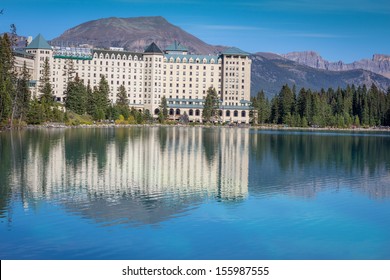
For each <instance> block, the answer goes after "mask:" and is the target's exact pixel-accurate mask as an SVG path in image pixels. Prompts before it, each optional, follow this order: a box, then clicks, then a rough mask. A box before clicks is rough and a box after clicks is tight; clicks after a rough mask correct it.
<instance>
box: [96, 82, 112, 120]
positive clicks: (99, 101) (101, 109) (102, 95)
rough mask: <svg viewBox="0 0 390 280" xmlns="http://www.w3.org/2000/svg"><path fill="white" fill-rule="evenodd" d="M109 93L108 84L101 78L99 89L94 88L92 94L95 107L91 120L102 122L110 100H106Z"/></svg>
mask: <svg viewBox="0 0 390 280" xmlns="http://www.w3.org/2000/svg"><path fill="white" fill-rule="evenodd" d="M109 92H110V88H109V86H108V82H107V80H106V78H105V77H104V76H101V78H100V82H99V87H98V88H95V90H94V93H93V95H94V98H93V101H94V105H95V111H94V112H93V118H94V119H95V120H103V119H105V118H106V114H107V111H108V109H109V106H110V100H109V99H108V95H109Z"/></svg>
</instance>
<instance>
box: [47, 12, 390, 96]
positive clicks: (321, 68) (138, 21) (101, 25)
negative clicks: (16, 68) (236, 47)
mask: <svg viewBox="0 0 390 280" xmlns="http://www.w3.org/2000/svg"><path fill="white" fill-rule="evenodd" d="M175 40H176V41H178V42H180V43H182V44H183V45H185V46H186V47H188V48H189V50H190V52H192V53H198V54H215V53H218V52H220V51H221V50H223V49H224V47H222V46H213V45H209V44H207V43H205V42H203V41H201V40H200V39H198V38H196V37H195V36H193V35H191V34H189V33H187V32H185V31H184V30H182V29H181V28H180V27H177V26H175V25H172V24H171V23H169V22H168V21H167V20H166V19H164V18H163V17H159V16H157V17H137V18H116V17H111V18H103V19H98V20H93V21H89V22H86V23H82V24H80V25H78V26H76V27H73V28H71V29H69V30H67V31H65V32H64V33H63V34H62V35H61V36H59V37H57V38H55V39H53V40H52V41H51V44H52V45H63V44H64V45H68V44H72V43H73V44H76V45H77V44H90V45H93V46H94V47H101V48H108V47H123V48H124V49H127V50H132V51H143V50H144V49H145V47H146V46H148V45H149V44H150V43H152V42H155V43H156V44H157V45H158V46H159V47H160V48H165V47H166V46H168V45H170V44H171V43H172V42H174V41H175ZM251 58H252V81H251V82H252V90H251V95H256V94H257V92H258V91H259V90H261V89H263V90H264V91H265V92H266V94H267V95H268V96H269V97H271V96H273V95H275V94H277V93H278V92H279V91H280V89H281V87H282V85H284V84H286V83H287V84H289V85H293V84H295V85H296V88H297V89H298V90H299V89H300V88H301V87H305V88H310V89H312V90H320V89H321V88H324V89H327V88H329V87H333V88H337V87H346V86H347V85H348V84H355V85H356V86H359V85H363V84H366V85H367V86H371V84H372V83H374V84H376V85H377V86H378V88H380V89H382V90H387V88H388V87H390V79H389V78H390V66H389V64H390V57H389V56H384V55H375V56H374V57H373V59H372V60H361V61H358V62H354V63H352V64H345V63H343V62H336V63H331V62H328V61H326V60H324V59H323V58H322V57H321V56H320V55H318V54H317V53H315V52H302V53H298V52H295V53H289V54H286V55H283V56H280V55H276V54H272V53H255V54H253V55H251ZM362 69H363V70H362ZM386 77H388V78H386Z"/></svg>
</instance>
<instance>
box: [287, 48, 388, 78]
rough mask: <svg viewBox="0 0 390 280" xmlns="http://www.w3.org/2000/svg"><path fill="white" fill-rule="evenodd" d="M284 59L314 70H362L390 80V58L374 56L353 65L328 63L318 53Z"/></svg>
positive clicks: (288, 56)
mask: <svg viewBox="0 0 390 280" xmlns="http://www.w3.org/2000/svg"><path fill="white" fill-rule="evenodd" d="M282 56H283V57H284V58H287V59H289V60H293V61H295V62H298V63H299V64H302V65H306V66H310V67H313V68H316V69H324V70H330V71H347V70H356V69H363V70H367V71H371V72H374V73H377V74H380V75H382V76H385V77H386V78H390V56H388V55H381V54H375V55H373V57H372V59H362V60H359V61H355V62H353V63H344V62H342V61H338V62H329V61H327V60H325V59H323V58H322V57H321V56H320V55H319V54H318V53H316V52H313V51H305V52H291V53H287V54H284V55H282Z"/></svg>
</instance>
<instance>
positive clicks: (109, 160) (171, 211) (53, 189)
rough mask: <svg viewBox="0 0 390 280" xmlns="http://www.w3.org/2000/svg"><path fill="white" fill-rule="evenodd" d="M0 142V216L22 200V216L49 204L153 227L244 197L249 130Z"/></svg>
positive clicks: (25, 137) (172, 130) (131, 132)
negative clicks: (203, 205) (204, 205)
mask: <svg viewBox="0 0 390 280" xmlns="http://www.w3.org/2000/svg"><path fill="white" fill-rule="evenodd" d="M0 137H1V148H0V153H1V154H0V156H1V159H2V160H1V163H0V164H1V166H0V167H1V171H0V172H1V173H0V180H1V182H4V184H3V186H2V187H1V188H0V190H1V198H0V215H4V212H5V211H6V209H7V207H8V203H9V201H10V199H11V196H14V197H15V198H16V197H18V196H20V200H21V201H22V203H23V205H24V207H25V208H26V209H30V208H32V209H34V208H36V207H37V205H39V203H40V201H42V200H46V201H53V202H55V203H59V204H61V205H63V206H64V207H65V209H67V211H71V212H75V213H78V214H81V215H83V216H85V217H88V218H93V219H95V220H98V221H101V222H108V223H110V222H113V223H129V222H130V223H157V222H160V221H163V220H164V219H167V218H169V217H171V216H172V215H179V214H181V213H184V212H185V211H187V209H188V208H189V207H192V206H194V205H196V204H197V203H198V202H200V201H204V200H205V199H217V200H221V201H240V200H242V199H243V198H245V197H246V196H247V194H248V143H249V130H235V129H202V128H198V127H194V128H182V127H154V128H143V127H134V128H123V129H122V128H120V129H119V128H118V129H113V128H107V129H97V128H95V129H64V130H31V131H22V132H12V133H4V134H2V135H0ZM206 139H212V141H208V140H206ZM205 142H207V143H205Z"/></svg>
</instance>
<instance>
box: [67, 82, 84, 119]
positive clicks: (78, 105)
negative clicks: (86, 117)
mask: <svg viewBox="0 0 390 280" xmlns="http://www.w3.org/2000/svg"><path fill="white" fill-rule="evenodd" d="M65 95H66V99H65V108H66V109H67V110H70V111H73V112H75V113H76V114H79V115H83V114H85V112H86V105H87V89H86V87H85V86H84V84H83V82H82V81H81V80H80V79H79V77H78V76H76V78H75V79H74V80H70V81H68V86H67V89H66V91H65Z"/></svg>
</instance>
